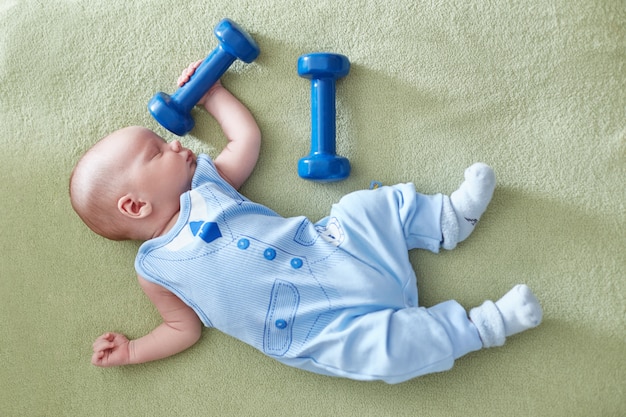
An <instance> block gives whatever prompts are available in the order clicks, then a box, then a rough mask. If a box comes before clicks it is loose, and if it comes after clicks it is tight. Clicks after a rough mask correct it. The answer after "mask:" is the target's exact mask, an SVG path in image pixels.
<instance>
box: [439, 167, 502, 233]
mask: <svg viewBox="0 0 626 417" xmlns="http://www.w3.org/2000/svg"><path fill="white" fill-rule="evenodd" d="M495 188H496V175H495V173H494V172H493V169H491V167H490V166H488V165H485V164H483V163H480V162H479V163H476V164H474V165H472V166H471V167H469V168H467V169H466V170H465V181H463V183H462V184H461V186H460V187H459V189H458V190H456V191H455V192H453V193H452V194H451V195H450V203H452V208H454V211H455V213H456V216H457V219H458V221H459V238H458V241H459V242H462V241H464V240H465V239H467V237H468V236H469V235H470V233H472V231H473V230H474V226H476V223H478V220H480V216H482V214H483V213H484V212H485V210H486V209H487V205H489V202H490V201H491V196H492V195H493V190H494V189H495Z"/></svg>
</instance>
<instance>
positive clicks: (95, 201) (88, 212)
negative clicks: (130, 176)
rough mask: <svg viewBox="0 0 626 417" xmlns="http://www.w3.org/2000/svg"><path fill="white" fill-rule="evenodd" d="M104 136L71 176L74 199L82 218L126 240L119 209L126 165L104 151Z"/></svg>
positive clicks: (105, 233) (107, 235)
mask: <svg viewBox="0 0 626 417" xmlns="http://www.w3.org/2000/svg"><path fill="white" fill-rule="evenodd" d="M104 140H106V138H104V139H103V140H101V141H100V142H98V143H96V144H95V145H94V146H93V147H92V148H91V149H89V150H88V151H87V152H86V153H85V154H84V155H83V156H82V157H81V159H80V160H79V161H78V163H77V164H76V166H75V167H74V170H73V171H72V174H71V176H70V186H69V192H70V201H71V203H72V207H73V208H74V211H75V212H76V214H78V216H79V217H80V218H81V220H82V221H83V222H84V223H85V224H86V225H87V226H88V227H89V228H90V229H91V230H93V231H94V232H95V233H97V234H99V235H100V236H103V237H105V238H107V239H111V240H126V239H128V236H127V235H126V233H125V230H124V228H123V227H122V226H123V223H124V222H123V220H124V219H123V217H122V215H121V213H120V212H119V211H118V210H117V200H118V198H119V193H120V189H119V187H120V185H121V184H123V181H124V180H123V177H124V172H125V170H124V167H123V166H122V164H120V163H119V161H116V160H115V159H114V158H112V157H110V156H109V155H107V154H106V153H104V152H101V151H100V149H99V148H100V146H99V145H100V144H101V143H102V142H103V141H104Z"/></svg>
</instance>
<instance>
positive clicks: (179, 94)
mask: <svg viewBox="0 0 626 417" xmlns="http://www.w3.org/2000/svg"><path fill="white" fill-rule="evenodd" d="M236 59H237V57H235V56H233V55H231V54H230V53H228V52H226V51H225V50H224V49H223V48H222V46H221V45H220V46H218V47H217V48H215V49H214V50H213V51H212V52H211V53H210V54H209V56H208V57H206V59H205V60H204V61H202V63H201V64H200V66H199V67H198V68H197V69H196V71H195V72H194V73H193V75H192V76H191V78H190V79H189V81H187V83H185V85H183V86H182V87H180V88H179V89H178V90H176V91H175V92H174V93H173V94H172V100H173V101H175V102H177V103H178V104H179V107H180V109H181V110H183V111H185V112H189V111H191V109H193V108H194V106H195V105H196V104H197V103H198V102H199V101H200V99H201V98H202V96H204V94H206V92H207V91H209V89H210V88H211V86H212V85H213V84H215V83H216V82H217V80H219V79H220V78H221V77H222V75H224V73H225V72H226V70H228V68H229V67H230V66H231V65H232V64H233V62H235V60H236Z"/></svg>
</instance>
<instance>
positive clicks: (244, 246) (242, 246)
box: [237, 239, 250, 249]
mask: <svg viewBox="0 0 626 417" xmlns="http://www.w3.org/2000/svg"><path fill="white" fill-rule="evenodd" d="M248 246H250V241H249V240H248V239H239V242H237V247H238V248H239V249H248Z"/></svg>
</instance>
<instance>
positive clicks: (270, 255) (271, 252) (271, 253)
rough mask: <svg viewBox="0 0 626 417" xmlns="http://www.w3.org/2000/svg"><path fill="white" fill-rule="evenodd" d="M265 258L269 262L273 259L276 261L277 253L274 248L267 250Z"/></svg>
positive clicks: (264, 254)
mask: <svg viewBox="0 0 626 417" xmlns="http://www.w3.org/2000/svg"><path fill="white" fill-rule="evenodd" d="M263 256H264V257H265V259H267V260H268V261H271V260H272V259H274V258H275V257H276V251H275V250H274V249H272V248H267V249H265V252H263Z"/></svg>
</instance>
